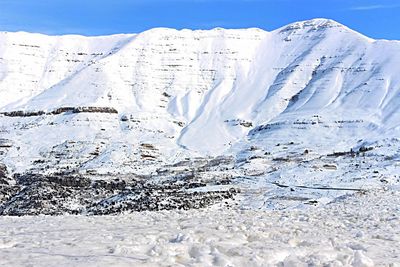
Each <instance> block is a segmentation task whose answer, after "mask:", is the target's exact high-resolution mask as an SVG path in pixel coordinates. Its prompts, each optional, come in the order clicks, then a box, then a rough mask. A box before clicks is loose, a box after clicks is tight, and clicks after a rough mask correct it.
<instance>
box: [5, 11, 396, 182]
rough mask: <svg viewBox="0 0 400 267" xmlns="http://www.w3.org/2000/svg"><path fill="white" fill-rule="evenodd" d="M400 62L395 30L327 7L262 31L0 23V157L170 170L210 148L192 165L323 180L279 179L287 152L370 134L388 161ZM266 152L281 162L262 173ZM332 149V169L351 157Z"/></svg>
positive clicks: (46, 171) (314, 157) (33, 168)
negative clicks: (61, 28)
mask: <svg viewBox="0 0 400 267" xmlns="http://www.w3.org/2000/svg"><path fill="white" fill-rule="evenodd" d="M399 65H400V43H399V42H398V41H385V40H373V39H370V38H367V37H365V36H363V35H361V34H359V33H357V32H354V31H352V30H351V29H349V28H347V27H345V26H343V25H341V24H339V23H337V22H335V21H332V20H326V19H315V20H309V21H303V22H296V23H293V24H290V25H288V26H284V27H282V28H280V29H277V30H275V31H272V32H266V31H263V30H260V29H245V30H226V29H220V28H217V29H213V30H210V31H201V30H198V31H191V30H181V31H177V30H173V29H164V28H158V29H152V30H149V31H146V32H143V33H140V34H123V35H112V36H103V37H83V36H73V35H70V36H45V35H40V34H30V33H6V32H3V33H0V162H2V163H3V164H5V166H7V173H9V174H23V173H36V174H41V175H50V174H54V173H60V172H65V171H67V172H73V173H79V174H82V173H83V174H95V175H98V176H99V177H100V178H99V177H97V178H96V179H103V178H104V177H106V176H107V175H111V174H112V175H115V174H120V175H127V174H135V175H139V176H140V175H145V176H146V175H150V176H152V175H153V176H154V175H155V174H159V173H160V172H161V171H163V170H161V169H162V168H164V167H165V168H166V169H167V170H168V168H172V169H173V170H174V171H172V172H173V173H181V172H184V171H185V170H186V169H190V168H192V167H193V166H197V167H198V166H200V165H201V164H203V163H201V164H200V163H199V162H203V161H204V160H205V161H208V160H211V162H213V159H212V158H213V157H215V156H218V155H223V156H224V157H227V158H224V157H222V158H216V160H217V162H224V164H222V165H221V166H223V167H221V169H218V168H217V169H215V168H214V169H213V168H211V169H210V167H209V165H210V164H211V163H204V164H205V165H204V166H203V165H201V166H202V167H199V168H200V169H202V170H203V169H207V171H211V173H208V174H207V175H206V176H207V177H209V176H210V177H212V176H213V175H215V173H213V172H214V171H216V172H219V171H221V172H222V173H224V175H225V174H227V173H228V174H229V175H231V176H241V175H245V174H246V173H260V175H261V176H262V177H267V178H266V179H267V180H269V181H270V182H274V183H275V182H276V181H278V180H279V181H280V182H282V181H285V182H293V181H297V182H299V181H300V182H301V183H303V182H304V183H307V184H312V183H320V184H324V183H325V182H326V181H328V179H329V177H330V176H329V175H330V174H329V173H325V171H324V174H323V175H322V176H321V175H319V176H318V175H317V176H313V178H312V179H315V180H312V179H311V178H310V179H311V180H307V179H308V178H307V179H306V178H304V179H303V180H296V179H297V178H296V179H295V180H290V179H291V178H290V179H289V178H287V177H289V176H290V177H292V173H296V170H297V171H299V166H298V164H294V165H293V166H292V165H291V163H290V162H289V163H288V161H289V159H291V157H297V156H299V155H300V154H301V153H303V151H307V155H306V156H305V157H306V158H307V157H311V158H309V159H307V160H308V162H309V163H307V164H314V163H315V164H317V165H318V164H320V162H319V159H320V158H318V157H321V155H322V156H326V155H327V154H330V153H334V152H337V151H341V152H345V153H347V152H348V151H350V149H352V150H351V151H352V153H353V152H355V151H357V153H358V151H359V149H361V150H364V149H365V148H370V147H374V148H378V147H379V148H380V149H381V150H380V152H376V153H382V155H384V154H387V155H390V156H391V157H392V159H395V160H398V153H399V152H398V148H397V144H398V141H399V140H398V137H399V136H400V132H399V131H400V115H399V114H400V113H399V112H398V110H399V108H400V77H399V76H398V75H397V74H398V71H399V67H398V66H399ZM390 147H391V148H390ZM308 152H312V153H316V154H312V153H308ZM229 155H232V156H233V160H232V158H230V157H228V156H229ZM296 155H297V156H296ZM346 155H347V154H346ZM351 155H352V156H354V154H351ZM357 155H358V154H357ZM303 156H304V155H303ZM268 157H270V158H268ZM252 159H256V160H255V161H254V160H252ZM277 159H284V162H286V163H282V164H280V165H279V164H276V168H278V169H275V170H273V171H272V174H268V175H267V174H266V172H265V170H266V169H268V168H269V167H270V166H275V165H274V164H275V163H274V162H276V160H277ZM274 160H275V161H274ZM301 160H304V158H302V159H301ZM375 160H376V161H375ZM316 161H318V162H317V163H316ZM182 162H184V163H182ZM243 162H244V165H243ZM311 162H313V163H311ZM344 162H346V163H345V164H347V165H346V167H344V168H343V169H341V170H340V172H338V173H340V175H342V174H343V175H346V174H344V173H346V172H347V171H349V170H350V169H351V168H352V167H351V166H352V165H351V164H352V163H351V161H348V162H347V161H344ZM373 162H374V163H373V164H375V163H376V164H378V162H379V160H378V159H377V158H374V159H373ZM333 163H334V164H337V163H338V162H336V161H334V162H333ZM333 163H332V162H331V161H329V160H328V161H327V162H325V165H330V164H331V165H332V164H333ZM173 164H178V165H173ZM198 164H200V165H198ZM212 164H215V162H214V163H212ZM212 164H211V165H212ZM232 164H233V166H234V167H233V168H234V169H233V170H232V171H227V170H230V168H231V167H232V166H231V165H232ZM321 164H322V163H321ZM371 164H372V163H371ZM379 164H380V163H379ZM379 164H378V165H379ZM217 165H218V164H217ZM168 166H169V167H168ZM179 166H181V167H179ZM182 166H191V167H187V168H186V169H185V167H182ZM213 166H214V165H213ZM335 166H336V165H335ZM385 166H386V165H385ZM395 166H397V165H395ZM197 167H196V168H197ZM160 168H161V169H160ZM174 168H175V169H174ZM176 168H177V169H179V168H181V169H179V170H177V169H176ZM274 168H275V167H274ZM330 168H333V167H330ZM328 169H329V168H328ZM164 171H165V170H164ZM307 171H308V169H307ZM342 171H343V172H342ZM365 171H367V169H363V168H361V169H360V173H359V174H360V175H364V174H365ZM392 171H393V170H392V169H387V172H388V173H389V174H390V173H392ZM185 175H186V174H185ZM218 175H220V176H221V173H219V174H218ZM265 175H266V176H265ZM313 175H314V174H313ZM340 175H338V181H339V180H341V178H340V177H341V176H340ZM222 176H223V175H222ZM222 176H221V177H222ZM146 177H147V176H146ZM346 177H350V176H346ZM351 177H353V176H351ZM0 178H1V177H0ZM278 178H279V179H278ZM392 178H393V179H392ZM392 178H390V179H392V180H393V181H395V179H396V178H395V177H392ZM24 179H25V178H24ZM207 179H209V178H207ZM277 179H278V180H277ZM385 179H386V178H385ZM388 179H389V178H388ZM390 179H389V180H390ZM50 180H51V179H50ZM344 180H345V182H346V183H347V182H349V180H347V178H346V179H344ZM51 181H53V180H51ZM207 181H208V180H207ZM10 183H12V182H10ZM17 183H18V182H17Z"/></svg>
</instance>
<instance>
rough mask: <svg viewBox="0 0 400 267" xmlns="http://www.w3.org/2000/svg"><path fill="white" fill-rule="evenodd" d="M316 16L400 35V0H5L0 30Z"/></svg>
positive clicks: (260, 23) (270, 22) (281, 21)
mask: <svg viewBox="0 0 400 267" xmlns="http://www.w3.org/2000/svg"><path fill="white" fill-rule="evenodd" d="M311 18H331V19H334V20H336V21H338V22H340V23H342V24H345V25H346V26H348V27H350V28H352V29H354V30H356V31H359V32H361V33H363V34H365V35H367V36H369V37H373V38H384V39H396V40H400V0H110V1H106V0H0V31H28V32H41V33H46V34H67V33H73V34H83V35H105V34H112V33H138V32H141V31H144V30H147V29H150V28H154V27H171V28H178V29H182V28H189V29H211V28H215V27H223V28H248V27H258V28H262V29H265V30H273V29H276V28H279V27H281V26H283V25H286V24H288V23H291V22H294V21H299V20H306V19H311Z"/></svg>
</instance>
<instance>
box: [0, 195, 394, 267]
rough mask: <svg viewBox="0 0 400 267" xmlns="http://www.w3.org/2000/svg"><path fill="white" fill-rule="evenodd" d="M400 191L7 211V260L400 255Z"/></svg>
mask: <svg viewBox="0 0 400 267" xmlns="http://www.w3.org/2000/svg"><path fill="white" fill-rule="evenodd" d="M399 211H400V193H399V192H398V190H388V191H375V192H370V193H368V194H366V195H364V194H361V195H360V194H356V195H353V196H349V197H345V198H342V199H340V200H337V201H336V202H334V203H331V204H329V205H326V206H320V207H310V208H307V209H302V210H291V211H289V210H286V211H254V210H253V211H242V210H232V209H231V210H228V209H226V208H224V207H216V206H214V207H213V208H210V209H207V210H190V211H168V212H167V211H165V212H142V213H133V214H129V215H119V216H102V217H84V216H60V217H48V216H38V217H1V218H0V227H1V229H2V233H1V235H0V265H4V266H55V265H57V266H99V265H101V266H111V265H112V266H158V265H160V266H244V265H246V264H247V265H249V266H271V265H273V266H275V265H277V266H303V265H308V266H322V264H329V265H327V266H374V265H379V266H381V265H391V266H398V264H400V258H399V256H398V255H400V217H399Z"/></svg>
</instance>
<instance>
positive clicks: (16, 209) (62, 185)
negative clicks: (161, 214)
mask: <svg viewBox="0 0 400 267" xmlns="http://www.w3.org/2000/svg"><path fill="white" fill-rule="evenodd" d="M146 146H147V147H150V145H147V144H146ZM231 160H232V159H231V158H223V157H218V158H215V159H212V160H207V161H206V164H205V165H202V166H197V168H194V167H193V168H191V169H186V170H181V171H177V170H175V171H174V170H173V167H171V168H172V169H167V171H166V172H163V173H162V174H159V175H156V176H149V177H140V176H136V175H124V176H121V177H117V178H116V177H112V176H107V175H106V176H100V178H99V176H91V175H90V174H87V175H85V176H84V175H81V174H79V173H74V172H59V173H53V174H51V175H44V174H39V173H29V172H28V173H24V174H15V175H14V176H13V177H12V178H10V179H11V180H12V181H11V182H10V181H9V180H7V179H5V178H4V182H3V184H2V181H3V180H2V179H3V177H6V176H7V175H8V174H7V170H6V168H5V166H3V165H0V215H13V216H22V215H38V214H47V215H61V214H88V215H104V214H118V213H120V212H130V211H145V210H154V211H155V210H170V209H198V208H203V207H206V206H209V205H211V204H214V203H217V202H221V201H223V200H225V199H232V198H233V197H234V196H235V194H236V193H237V192H238V191H237V189H235V188H234V187H233V186H229V184H231V182H232V179H231V178H232V177H227V176H224V177H222V176H221V177H214V178H207V179H203V178H202V176H201V173H202V172H205V171H207V170H208V169H212V168H215V167H217V166H220V165H224V164H230V163H231ZM190 164H193V162H190V163H188V166H189V165H190ZM224 168H225V167H224ZM160 175H161V176H160ZM207 177H209V176H207ZM207 186H211V187H212V186H220V187H218V188H214V189H213V190H207V189H206V187H207Z"/></svg>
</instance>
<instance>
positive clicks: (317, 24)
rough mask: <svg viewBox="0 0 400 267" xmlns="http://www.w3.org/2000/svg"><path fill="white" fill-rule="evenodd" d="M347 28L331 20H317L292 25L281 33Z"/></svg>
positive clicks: (281, 29) (281, 30)
mask: <svg viewBox="0 0 400 267" xmlns="http://www.w3.org/2000/svg"><path fill="white" fill-rule="evenodd" d="M344 27H345V26H344V25H342V24H340V23H338V22H336V21H334V20H331V19H324V18H316V19H311V20H304V21H298V22H294V23H291V24H289V25H286V26H284V27H282V28H280V29H278V31H279V32H286V31H296V30H301V29H307V30H308V29H312V30H321V29H329V28H344Z"/></svg>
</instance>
